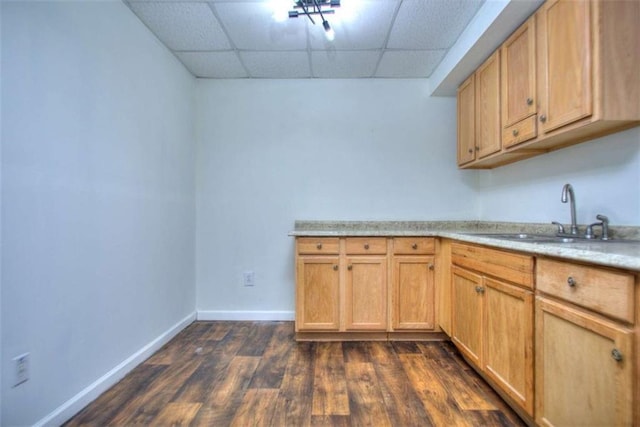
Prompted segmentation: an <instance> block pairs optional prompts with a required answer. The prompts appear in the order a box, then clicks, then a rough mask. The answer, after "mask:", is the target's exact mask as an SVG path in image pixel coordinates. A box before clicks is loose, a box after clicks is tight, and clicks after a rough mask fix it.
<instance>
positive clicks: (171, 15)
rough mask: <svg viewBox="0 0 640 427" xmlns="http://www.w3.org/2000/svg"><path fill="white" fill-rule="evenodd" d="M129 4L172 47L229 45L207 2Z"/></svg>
mask: <svg viewBox="0 0 640 427" xmlns="http://www.w3.org/2000/svg"><path fill="white" fill-rule="evenodd" d="M129 7H130V8H131V10H133V12H134V13H135V14H136V15H138V17H139V18H140V20H141V21H142V22H143V23H144V24H146V25H147V27H149V29H150V30H151V31H152V32H153V33H154V34H155V35H156V36H157V37H158V38H159V39H160V41H162V42H163V43H164V44H165V45H166V46H167V47H168V48H169V49H171V50H225V49H230V48H231V46H230V45H229V42H228V40H227V36H226V35H225V33H224V31H223V30H222V27H221V26H220V24H219V23H218V20H217V19H216V17H215V16H214V15H213V13H212V11H211V8H210V7H209V6H208V5H207V3H186V2H182V3H181V2H164V3H159V2H133V3H130V4H129Z"/></svg>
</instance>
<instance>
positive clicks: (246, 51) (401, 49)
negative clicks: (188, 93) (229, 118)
mask: <svg viewBox="0 0 640 427" xmlns="http://www.w3.org/2000/svg"><path fill="white" fill-rule="evenodd" d="M283 2H285V6H284V9H285V12H286V9H288V10H293V5H294V0H211V1H176V0H169V1H166V0H163V1H160V0H155V1H148V0H125V3H126V4H127V5H128V6H129V7H130V8H131V10H132V11H133V12H134V13H135V14H136V15H137V16H138V17H139V18H140V20H141V21H142V22H143V23H144V24H145V25H146V26H147V27H148V28H149V29H150V30H151V31H152V32H153V33H154V34H155V35H156V36H157V37H158V39H159V40H160V41H161V42H162V43H164V44H165V45H166V46H167V47H168V48H169V49H170V50H171V51H172V52H173V53H174V54H175V55H176V57H178V59H179V60H180V61H182V63H183V64H184V65H185V66H186V67H187V68H188V69H189V70H190V71H191V73H193V75H194V76H196V77H206V78H371V77H379V78H426V77H429V76H430V75H431V73H432V72H433V70H434V69H435V68H436V66H437V65H438V64H439V63H440V61H441V60H442V59H443V58H444V56H445V54H446V53H447V51H448V50H449V49H450V48H451V46H453V44H454V43H455V42H456V40H457V39H458V37H459V36H460V34H461V33H462V31H463V30H464V29H465V27H466V26H467V24H469V22H470V21H471V19H472V18H473V16H474V15H475V14H476V12H477V11H478V9H479V8H480V6H481V5H482V3H483V2H484V0H342V2H341V6H340V7H339V8H335V11H336V13H335V14H334V15H328V16H327V19H328V21H329V22H330V23H331V26H332V27H333V29H334V30H335V39H334V40H333V41H328V40H327V39H326V37H325V33H324V30H323V28H322V25H321V24H320V22H318V19H316V25H313V24H312V23H311V22H310V21H309V19H308V18H306V17H305V16H303V15H301V16H300V17H298V18H286V19H284V20H280V21H278V20H276V19H275V18H274V11H277V10H278V8H280V9H282V3H283Z"/></svg>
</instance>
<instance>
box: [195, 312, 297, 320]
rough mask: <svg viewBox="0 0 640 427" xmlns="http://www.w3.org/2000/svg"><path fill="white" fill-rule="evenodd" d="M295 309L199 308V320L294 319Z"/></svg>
mask: <svg viewBox="0 0 640 427" xmlns="http://www.w3.org/2000/svg"><path fill="white" fill-rule="evenodd" d="M294 319H295V314H294V312H293V311H226V310H225V311H223V310H198V320H237V321H240V320H294Z"/></svg>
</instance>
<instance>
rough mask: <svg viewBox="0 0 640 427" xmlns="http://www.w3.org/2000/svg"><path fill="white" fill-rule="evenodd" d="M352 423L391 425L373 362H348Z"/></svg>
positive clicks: (346, 369)
mask: <svg viewBox="0 0 640 427" xmlns="http://www.w3.org/2000/svg"><path fill="white" fill-rule="evenodd" d="M345 372H346V376H347V388H348V390H349V410H350V414H351V423H352V424H353V425H358V426H376V427H385V426H391V425H392V424H391V420H390V419H389V415H388V414H387V409H386V406H385V404H384V399H383V398H382V391H381V390H380V384H379V383H378V377H377V376H376V371H375V369H374V368H373V365H372V364H371V363H346V364H345Z"/></svg>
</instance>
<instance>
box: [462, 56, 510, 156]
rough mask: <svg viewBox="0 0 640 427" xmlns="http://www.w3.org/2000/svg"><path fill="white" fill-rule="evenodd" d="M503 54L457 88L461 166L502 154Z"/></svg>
mask: <svg viewBox="0 0 640 427" xmlns="http://www.w3.org/2000/svg"><path fill="white" fill-rule="evenodd" d="M500 133H501V123H500V52H499V51H498V52H495V53H494V54H493V55H491V56H490V57H489V59H487V60H486V61H485V63H484V64H482V65H481V66H480V68H478V70H477V71H476V72H475V73H474V74H473V75H472V76H471V77H469V78H468V79H467V80H466V81H465V82H464V83H463V84H462V85H461V86H460V88H459V89H458V142H459V144H458V165H464V164H466V163H469V162H472V161H474V160H476V159H481V158H483V157H486V156H488V155H490V154H493V153H496V152H498V151H500V148H501V144H500Z"/></svg>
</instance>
